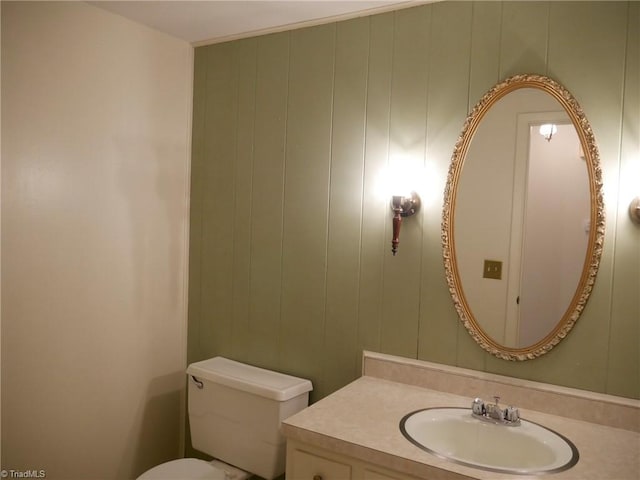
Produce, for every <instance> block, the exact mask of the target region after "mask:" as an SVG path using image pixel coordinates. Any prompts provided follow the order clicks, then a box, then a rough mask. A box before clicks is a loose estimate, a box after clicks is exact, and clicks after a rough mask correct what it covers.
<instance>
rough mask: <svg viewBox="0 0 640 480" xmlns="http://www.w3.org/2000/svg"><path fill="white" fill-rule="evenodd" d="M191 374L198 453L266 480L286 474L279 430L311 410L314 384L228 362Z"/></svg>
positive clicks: (196, 367)
mask: <svg viewBox="0 0 640 480" xmlns="http://www.w3.org/2000/svg"><path fill="white" fill-rule="evenodd" d="M187 374H188V375H189V427H190V430H191V442H192V445H193V448H195V449H196V450H199V451H201V452H204V453H207V454H209V455H211V456H212V457H214V458H217V459H219V460H222V461H223V462H226V463H229V464H231V465H234V466H236V467H238V468H241V469H243V470H246V471H248V472H251V473H253V474H256V475H259V476H261V477H263V478H265V479H272V478H275V477H277V476H279V475H281V474H282V473H284V469H285V439H284V437H283V436H282V435H281V434H280V424H281V422H282V421H283V420H285V419H286V418H287V417H289V416H291V415H293V414H294V413H296V412H299V411H300V410H302V409H303V408H305V407H306V406H307V405H308V404H309V392H310V391H311V390H312V389H313V387H312V385H311V382H310V381H309V380H305V379H302V378H297V377H292V376H290V375H285V374H282V373H278V372H273V371H270V370H265V369H262V368H258V367H254V366H251V365H246V364H243V363H239V362H235V361H233V360H229V359H227V358H223V357H215V358H211V359H209V360H204V361H202V362H197V363H193V364H191V365H189V367H188V368H187Z"/></svg>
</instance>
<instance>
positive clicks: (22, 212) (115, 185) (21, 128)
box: [2, 2, 193, 479]
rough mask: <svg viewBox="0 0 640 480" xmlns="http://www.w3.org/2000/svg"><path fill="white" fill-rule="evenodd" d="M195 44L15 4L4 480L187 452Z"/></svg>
mask: <svg viewBox="0 0 640 480" xmlns="http://www.w3.org/2000/svg"><path fill="white" fill-rule="evenodd" d="M192 55H193V54H192V48H191V46H190V45H188V44H187V43H186V42H183V41H180V40H177V39H173V38H170V37H168V36H166V35H163V34H160V33H158V32H155V31H152V30H150V29H147V28H146V27H142V26H140V25H137V24H135V23H132V22H129V21H127V20H124V19H122V18H120V17H117V16H114V15H112V14H110V13H107V12H105V11H103V10H100V9H98V8H95V7H93V6H89V5H87V4H85V3H81V2H60V3H59V2H43V3H34V2H8V3H7V2H3V4H2V299H3V303H2V468H4V469H16V470H21V469H44V470H46V472H47V478H60V479H73V478H77V479H98V478H99V479H109V478H111V479H124V478H132V477H135V476H136V475H138V474H139V473H141V472H142V471H143V470H144V469H146V468H148V467H150V466H152V465H154V464H156V463H159V462H161V461H164V460H167V459H171V458H176V457H178V456H180V453H181V445H180V443H181V435H182V432H181V430H182V428H181V426H182V422H183V408H184V405H183V402H184V398H183V397H184V386H185V377H184V373H183V369H184V367H185V356H186V355H185V343H186V338H185V329H186V325H185V324H186V287H187V285H186V258H187V237H188V234H187V228H188V218H187V211H188V190H189V187H188V185H189V181H188V176H189V142H190V140H189V139H190V133H189V130H190V112H191V106H190V104H191V80H192V61H193V60H192Z"/></svg>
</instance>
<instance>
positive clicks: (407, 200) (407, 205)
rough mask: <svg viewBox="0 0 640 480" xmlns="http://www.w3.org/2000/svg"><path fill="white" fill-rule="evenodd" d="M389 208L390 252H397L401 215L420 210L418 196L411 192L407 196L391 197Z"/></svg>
mask: <svg viewBox="0 0 640 480" xmlns="http://www.w3.org/2000/svg"><path fill="white" fill-rule="evenodd" d="M391 210H393V238H392V239H391V253H392V254H393V255H394V256H395V254H396V253H398V244H399V243H400V226H401V225H402V218H403V217H410V216H411V215H413V214H415V213H416V212H417V211H418V210H420V197H419V196H418V194H417V193H416V192H411V194H410V195H409V196H408V197H403V196H399V195H398V196H395V195H394V196H393V197H391Z"/></svg>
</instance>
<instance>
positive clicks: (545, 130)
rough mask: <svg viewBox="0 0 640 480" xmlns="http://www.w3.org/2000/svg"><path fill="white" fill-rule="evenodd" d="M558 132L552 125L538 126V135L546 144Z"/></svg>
mask: <svg viewBox="0 0 640 480" xmlns="http://www.w3.org/2000/svg"><path fill="white" fill-rule="evenodd" d="M557 131H558V127H556V126H555V125H554V124H553V123H545V124H543V125H540V135H542V136H543V137H544V139H545V140H546V141H547V142H550V141H551V138H553V136H554V135H555V133H556V132H557Z"/></svg>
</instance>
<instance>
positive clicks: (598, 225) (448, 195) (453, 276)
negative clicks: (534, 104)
mask: <svg viewBox="0 0 640 480" xmlns="http://www.w3.org/2000/svg"><path fill="white" fill-rule="evenodd" d="M522 88H534V89H539V90H542V91H544V92H546V93H548V94H549V95H551V96H552V97H553V98H555V99H556V100H557V101H558V102H559V103H560V104H561V105H562V107H563V108H564V110H565V111H566V112H567V114H568V115H569V117H570V119H571V121H572V123H573V125H574V127H575V129H576V131H577V133H578V137H579V139H580V144H581V145H582V149H583V150H584V155H585V161H586V166H587V170H588V180H589V192H590V204H591V205H590V225H591V228H590V230H589V238H588V246H587V252H586V255H585V261H584V266H583V269H582V274H581V276H580V280H579V282H578V286H577V288H576V290H575V294H574V295H573V298H572V300H571V302H570V304H569V307H568V308H567V310H566V312H565V314H564V315H563V316H562V318H561V319H560V320H559V321H558V323H557V324H556V326H555V328H554V329H553V330H552V331H551V332H550V333H548V334H547V335H546V336H545V337H544V338H542V339H541V340H540V341H538V342H537V343H535V344H533V345H530V346H527V347H524V348H511V347H506V346H504V345H501V344H499V343H497V342H496V341H494V340H493V339H492V338H491V337H490V336H488V335H487V334H486V332H485V331H483V329H482V328H481V327H480V325H479V324H478V321H477V320H476V318H475V317H474V314H473V312H472V311H471V308H470V306H469V304H468V303H467V300H466V298H465V294H464V291H463V288H462V284H461V280H460V275H459V271H458V266H457V263H456V253H455V244H454V243H455V237H454V231H453V229H454V212H455V206H456V192H457V189H458V179H459V177H460V175H461V173H462V168H463V166H464V162H465V157H466V155H467V152H468V149H469V145H470V143H471V140H472V139H473V136H474V134H475V132H476V129H477V128H478V125H479V123H480V122H481V120H482V119H483V117H484V115H485V113H486V112H487V111H488V110H489V109H490V108H491V107H492V106H493V105H494V104H495V103H496V102H497V101H498V100H500V99H501V98H502V97H504V96H505V95H507V94H508V93H510V92H513V91H515V90H518V89H522ZM604 222H605V219H604V202H603V195H602V172H601V169H600V158H599V155H598V148H597V146H596V142H595V138H594V135H593V132H592V130H591V126H590V124H589V122H588V120H587V118H586V117H585V115H584V113H583V111H582V108H581V107H580V105H579V104H578V102H577V101H576V100H575V98H574V97H573V96H572V95H571V93H570V92H569V91H567V90H566V89H565V88H564V87H563V86H562V85H560V84H558V83H557V82H555V81H554V80H552V79H550V78H548V77H545V76H541V75H532V74H522V75H515V76H512V77H510V78H507V79H506V80H504V81H502V82H500V83H498V84H497V85H495V86H494V87H493V88H492V89H491V90H489V91H488V92H487V93H486V94H485V95H484V96H483V97H482V99H481V100H480V102H479V103H478V104H477V105H476V106H475V107H474V108H473V110H472V111H471V113H470V114H469V116H468V117H467V119H466V121H465V123H464V126H463V129H462V133H461V135H460V137H459V138H458V141H457V142H456V145H455V149H454V151H453V156H452V158H451V164H450V167H449V174H448V178H447V185H446V187H445V193H444V207H443V215H442V245H443V257H444V267H445V273H446V279H447V284H448V287H449V292H450V294H451V297H452V299H453V303H454V305H455V308H456V311H457V312H458V315H459V317H460V319H461V321H462V323H463V324H464V326H465V327H466V329H467V330H468V331H469V333H470V334H471V336H472V337H473V338H474V340H475V341H476V342H477V343H478V344H479V345H480V346H481V347H482V348H484V349H485V350H487V351H488V352H490V353H491V354H492V355H495V356H496V357H498V358H502V359H505V360H529V359H534V358H536V357H539V356H540V355H543V354H545V353H547V352H548V351H549V350H551V349H552V348H553V347H554V346H556V345H557V344H558V343H559V342H560V341H561V340H562V339H563V338H564V337H565V336H566V335H567V334H568V333H569V331H570V330H571V329H572V328H573V326H574V324H575V323H576V321H577V320H578V318H579V317H580V315H581V313H582V311H583V310H584V307H585V305H586V303H587V300H588V299H589V295H590V294H591V290H592V288H593V285H594V283H595V278H596V274H597V272H598V266H599V264H600V257H601V255H602V245H603V242H604V231H605V229H604Z"/></svg>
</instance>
